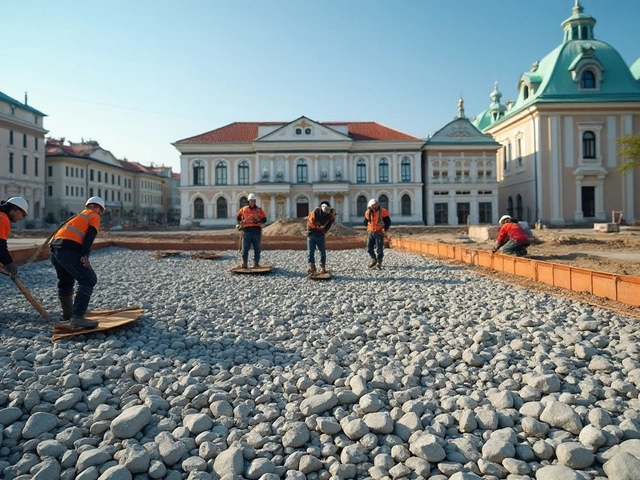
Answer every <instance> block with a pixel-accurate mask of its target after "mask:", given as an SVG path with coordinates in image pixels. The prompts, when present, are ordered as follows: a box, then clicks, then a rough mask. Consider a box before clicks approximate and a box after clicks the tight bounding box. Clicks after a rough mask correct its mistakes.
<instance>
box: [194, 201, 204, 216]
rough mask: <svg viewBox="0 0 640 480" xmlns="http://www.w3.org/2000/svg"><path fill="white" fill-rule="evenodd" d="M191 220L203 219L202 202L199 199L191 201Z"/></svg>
mask: <svg viewBox="0 0 640 480" xmlns="http://www.w3.org/2000/svg"><path fill="white" fill-rule="evenodd" d="M193 218H204V200H202V199H201V198H196V199H195V200H194V201H193Z"/></svg>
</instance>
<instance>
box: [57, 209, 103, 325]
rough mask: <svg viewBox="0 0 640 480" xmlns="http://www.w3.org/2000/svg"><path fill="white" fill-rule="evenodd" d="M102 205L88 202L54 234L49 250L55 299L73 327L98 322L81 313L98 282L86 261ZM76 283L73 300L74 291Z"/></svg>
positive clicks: (87, 304)
mask: <svg viewBox="0 0 640 480" xmlns="http://www.w3.org/2000/svg"><path fill="white" fill-rule="evenodd" d="M104 210H105V203H104V200H102V198H100V197H91V198H89V199H88V200H87V202H86V204H85V208H84V210H82V211H81V212H80V213H78V214H77V215H74V216H73V217H71V218H70V219H69V220H67V221H66V222H65V223H64V224H63V225H62V226H61V227H60V228H59V229H58V231H57V232H56V233H55V234H54V236H53V239H52V240H51V243H50V244H49V246H50V247H51V263H52V264H53V267H54V268H55V269H56V275H57V277H58V297H59V298H60V305H61V306H62V318H64V319H65V320H70V322H69V325H70V326H71V327H72V328H94V327H96V326H98V322H96V321H93V320H87V319H86V318H84V314H85V313H86V312H87V309H88V307H89V300H91V294H92V293H93V287H95V285H96V283H97V282H98V278H97V276H96V272H94V271H93V268H92V267H91V263H90V262H89V255H90V254H91V246H92V245H93V241H94V240H95V238H96V236H97V235H98V230H99V229H100V215H102V214H103V213H104ZM76 282H77V283H78V288H77V289H76V296H75V299H74V298H73V288H74V285H75V283H76Z"/></svg>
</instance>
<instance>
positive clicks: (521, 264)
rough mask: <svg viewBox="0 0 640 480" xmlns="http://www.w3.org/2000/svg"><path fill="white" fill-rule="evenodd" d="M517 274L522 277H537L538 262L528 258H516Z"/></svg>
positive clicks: (533, 278) (532, 278)
mask: <svg viewBox="0 0 640 480" xmlns="http://www.w3.org/2000/svg"><path fill="white" fill-rule="evenodd" d="M513 260H514V268H515V274H516V275H519V276H521V277H526V278H530V279H531V280H535V279H536V264H535V261H534V260H530V259H528V258H517V257H516V258H514V259H513Z"/></svg>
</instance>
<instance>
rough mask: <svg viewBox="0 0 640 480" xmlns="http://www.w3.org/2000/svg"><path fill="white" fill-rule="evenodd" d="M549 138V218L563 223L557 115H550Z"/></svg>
mask: <svg viewBox="0 0 640 480" xmlns="http://www.w3.org/2000/svg"><path fill="white" fill-rule="evenodd" d="M550 120H551V129H550V134H551V138H550V139H549V144H550V145H551V198H552V200H551V220H552V221H553V222H554V223H559V224H564V218H563V217H562V192H561V189H560V185H561V183H562V181H561V178H562V171H561V170H560V152H559V145H560V131H559V130H560V126H559V117H558V116H557V115H553V116H551V119H550Z"/></svg>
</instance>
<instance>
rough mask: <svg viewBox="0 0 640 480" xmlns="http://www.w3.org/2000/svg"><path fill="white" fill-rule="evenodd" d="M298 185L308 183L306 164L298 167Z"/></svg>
mask: <svg viewBox="0 0 640 480" xmlns="http://www.w3.org/2000/svg"><path fill="white" fill-rule="evenodd" d="M296 172H297V176H296V177H297V181H298V183H307V180H308V178H307V166H306V165H305V164H300V165H296Z"/></svg>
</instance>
